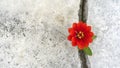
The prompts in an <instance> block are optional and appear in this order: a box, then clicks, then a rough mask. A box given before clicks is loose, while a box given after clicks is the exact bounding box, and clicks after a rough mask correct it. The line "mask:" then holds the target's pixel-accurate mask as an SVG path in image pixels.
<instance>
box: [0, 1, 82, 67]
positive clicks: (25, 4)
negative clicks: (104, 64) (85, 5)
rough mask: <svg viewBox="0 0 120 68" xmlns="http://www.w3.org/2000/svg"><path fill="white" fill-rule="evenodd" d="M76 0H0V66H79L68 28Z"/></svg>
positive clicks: (75, 16)
mask: <svg viewBox="0 0 120 68" xmlns="http://www.w3.org/2000/svg"><path fill="white" fill-rule="evenodd" d="M79 3H80V2H79V0H0V68H80V60H79V57H78V50H77V48H73V47H72V46H71V44H70V42H68V41H67V39H66V37H67V35H68V33H67V28H68V27H70V25H71V24H72V22H74V21H78V9H79Z"/></svg>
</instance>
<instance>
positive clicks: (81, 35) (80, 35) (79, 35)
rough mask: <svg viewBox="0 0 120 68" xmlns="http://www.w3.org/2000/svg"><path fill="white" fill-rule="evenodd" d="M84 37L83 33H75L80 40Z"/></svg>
mask: <svg viewBox="0 0 120 68" xmlns="http://www.w3.org/2000/svg"><path fill="white" fill-rule="evenodd" d="M83 37H84V33H83V32H82V31H80V32H78V33H77V38H79V39H81V38H83Z"/></svg>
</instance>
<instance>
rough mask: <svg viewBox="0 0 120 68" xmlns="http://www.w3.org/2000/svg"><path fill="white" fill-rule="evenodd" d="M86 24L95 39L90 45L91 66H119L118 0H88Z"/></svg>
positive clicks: (102, 67)
mask: <svg viewBox="0 0 120 68" xmlns="http://www.w3.org/2000/svg"><path fill="white" fill-rule="evenodd" d="M88 8H89V9H88V11H89V13H88V24H90V25H92V27H93V31H94V32H95V34H96V35H97V39H96V40H95V41H94V43H92V44H91V45H90V46H91V48H92V50H93V56H92V57H89V59H90V60H89V61H90V63H91V68H120V60H119V58H120V0H89V2H88Z"/></svg>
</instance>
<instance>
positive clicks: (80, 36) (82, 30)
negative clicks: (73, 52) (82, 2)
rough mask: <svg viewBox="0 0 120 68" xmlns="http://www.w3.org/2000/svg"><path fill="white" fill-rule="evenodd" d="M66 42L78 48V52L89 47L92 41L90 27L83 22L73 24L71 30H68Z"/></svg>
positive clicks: (92, 34)
mask: <svg viewBox="0 0 120 68" xmlns="http://www.w3.org/2000/svg"><path fill="white" fill-rule="evenodd" d="M68 32H69V36H68V40H70V41H71V42H72V46H78V48H79V49H80V50H83V49H84V48H86V47H88V46H89V43H91V42H92V41H93V39H92V37H93V36H94V33H93V32H91V26H88V25H87V24H86V23H84V22H83V21H80V22H78V23H73V25H72V27H71V28H68Z"/></svg>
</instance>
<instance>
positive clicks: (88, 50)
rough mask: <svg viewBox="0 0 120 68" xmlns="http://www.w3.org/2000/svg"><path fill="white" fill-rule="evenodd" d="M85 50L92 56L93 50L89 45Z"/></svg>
mask: <svg viewBox="0 0 120 68" xmlns="http://www.w3.org/2000/svg"><path fill="white" fill-rule="evenodd" d="M83 51H84V52H85V53H86V54H87V55H90V56H92V51H91V49H90V48H89V47H87V48H84V49H83Z"/></svg>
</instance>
